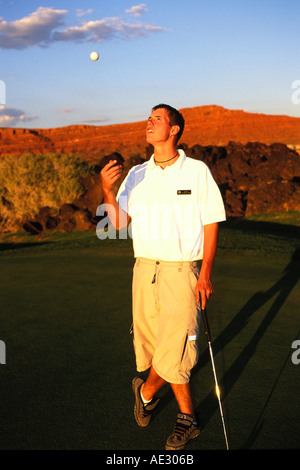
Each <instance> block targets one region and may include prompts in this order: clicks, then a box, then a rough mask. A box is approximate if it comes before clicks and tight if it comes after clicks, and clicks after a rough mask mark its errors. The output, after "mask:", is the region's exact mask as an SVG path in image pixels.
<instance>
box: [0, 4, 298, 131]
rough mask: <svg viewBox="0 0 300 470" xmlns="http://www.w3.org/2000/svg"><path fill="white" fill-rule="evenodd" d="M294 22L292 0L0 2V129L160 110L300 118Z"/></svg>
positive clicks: (109, 120)
mask: <svg viewBox="0 0 300 470" xmlns="http://www.w3.org/2000/svg"><path fill="white" fill-rule="evenodd" d="M299 18H300V2H299V0H185V1H184V2H183V1H179V0H145V3H144V2H143V3H142V2H141V3H139V1H135V0H85V1H84V2H83V1H79V0H73V1H69V0H65V1H64V0H61V1H58V0H50V1H47V0H44V1H35V0H34V1H28V0H15V1H9V0H0V57H1V61H0V64H1V65H0V80H1V82H0V84H1V85H2V89H0V126H8V127H26V128H45V127H60V126H67V125H71V124H92V125H110V124H116V123H123V122H134V121H141V120H144V119H146V118H147V117H148V115H149V114H150V112H151V108H152V106H154V105H156V104H158V103H161V102H165V103H168V104H171V105H172V106H175V107H177V108H179V109H180V108H185V107H193V106H202V105H210V104H216V105H220V106H224V107H225V108H229V109H242V110H244V111H249V112H259V113H265V114H285V115H289V116H296V117H300V104H295V103H293V102H292V99H291V96H292V93H293V91H294V90H293V89H292V84H293V82H295V81H296V80H300V67H299V65H300V60H299V56H300V48H299ZM93 50H96V51H98V53H99V55H100V59H99V60H98V61H97V62H92V61H91V60H90V58H89V54H90V52H91V51H93ZM4 87H5V102H4V98H3V89H4ZM1 91H2V94H1ZM1 96H2V102H1Z"/></svg>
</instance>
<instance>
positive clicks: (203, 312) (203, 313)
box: [201, 308, 211, 343]
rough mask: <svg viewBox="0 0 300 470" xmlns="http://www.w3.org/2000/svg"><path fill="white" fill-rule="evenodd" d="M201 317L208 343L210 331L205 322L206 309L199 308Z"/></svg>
mask: <svg viewBox="0 0 300 470" xmlns="http://www.w3.org/2000/svg"><path fill="white" fill-rule="evenodd" d="M201 315H202V319H203V323H204V330H205V334H206V338H207V341H208V342H209V343H210V342H211V338H210V330H209V326H208V321H207V315H206V308H201Z"/></svg>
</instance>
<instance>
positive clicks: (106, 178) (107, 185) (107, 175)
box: [101, 160, 123, 193]
mask: <svg viewBox="0 0 300 470" xmlns="http://www.w3.org/2000/svg"><path fill="white" fill-rule="evenodd" d="M116 163H117V160H110V162H108V163H107V165H105V167H104V168H103V169H102V170H101V183H102V190H103V192H104V193H107V192H110V191H112V189H113V187H114V184H115V182H116V181H117V180H118V179H119V178H120V176H121V174H122V169H123V167H122V165H117V164H116Z"/></svg>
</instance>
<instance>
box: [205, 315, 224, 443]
mask: <svg viewBox="0 0 300 470" xmlns="http://www.w3.org/2000/svg"><path fill="white" fill-rule="evenodd" d="M201 314H202V318H203V323H204V329H205V335H206V338H207V343H208V349H209V354H210V360H211V365H212V370H213V374H214V379H215V386H216V395H217V397H218V402H219V408H220V414H221V420H222V425H223V431H224V437H225V442H226V449H227V450H229V445H228V439H227V432H226V426H225V421H224V415H223V409H222V403H221V396H220V389H219V384H218V379H217V373H216V367H215V361H214V355H213V350H212V346H211V337H210V331H209V326H208V320H207V315H206V309H201Z"/></svg>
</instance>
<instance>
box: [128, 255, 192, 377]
mask: <svg viewBox="0 0 300 470" xmlns="http://www.w3.org/2000/svg"><path fill="white" fill-rule="evenodd" d="M198 276H199V268H198V266H197V262H165V261H155V260H149V259H145V258H137V259H136V262H135V265H134V268H133V282H132V302H133V343H134V351H135V357H136V366H137V370H138V371H139V372H142V371H145V370H147V369H148V368H149V367H151V366H153V367H154V369H155V371H156V372H157V374H158V375H159V376H160V377H162V378H163V379H164V380H166V381H167V382H169V383H174V384H183V383H188V382H189V380H190V374H191V370H192V368H193V367H194V366H195V365H196V363H197V360H198V346H197V339H198V332H199V322H200V306H199V304H198V303H197V300H196V294H195V288H196V283H197V279H198Z"/></svg>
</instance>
